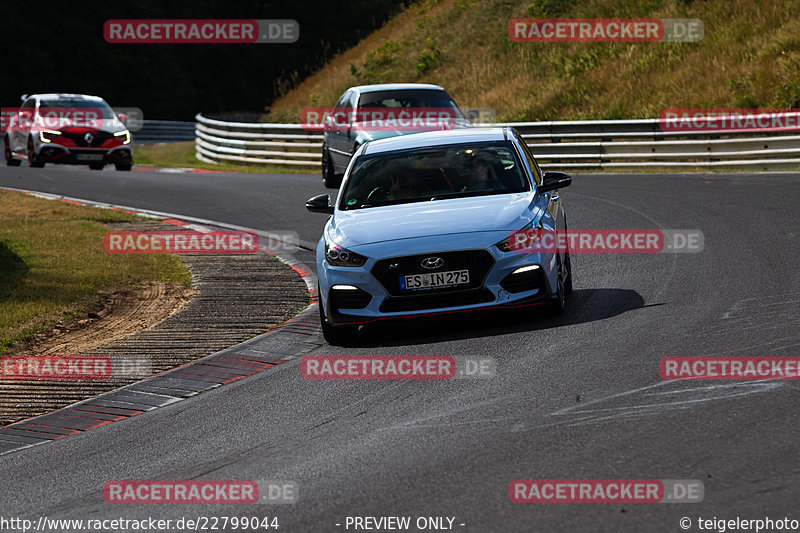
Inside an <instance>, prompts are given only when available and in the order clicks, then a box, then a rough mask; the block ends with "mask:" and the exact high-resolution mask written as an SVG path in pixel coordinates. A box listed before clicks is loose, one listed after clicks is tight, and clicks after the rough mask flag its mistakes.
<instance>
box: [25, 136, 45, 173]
mask: <svg viewBox="0 0 800 533" xmlns="http://www.w3.org/2000/svg"><path fill="white" fill-rule="evenodd" d="M28 165H30V166H32V167H33V168H43V167H44V161H42V160H41V159H40V158H39V156H38V155H36V151H35V150H34V149H33V138H30V139H28Z"/></svg>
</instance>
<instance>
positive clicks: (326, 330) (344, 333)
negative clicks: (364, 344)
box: [317, 290, 358, 346]
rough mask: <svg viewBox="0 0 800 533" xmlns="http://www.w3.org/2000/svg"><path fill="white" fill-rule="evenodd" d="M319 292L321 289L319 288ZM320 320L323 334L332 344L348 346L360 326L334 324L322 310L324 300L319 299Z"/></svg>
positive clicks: (353, 339) (326, 340)
mask: <svg viewBox="0 0 800 533" xmlns="http://www.w3.org/2000/svg"><path fill="white" fill-rule="evenodd" d="M317 293H319V290H317ZM318 305H319V321H320V324H322V336H323V337H325V342H327V343H328V344H330V345H331V346H348V345H350V344H352V343H353V341H355V339H356V336H357V335H358V326H332V325H331V324H329V323H328V319H327V318H325V313H324V312H323V311H322V300H320V301H319V303H318Z"/></svg>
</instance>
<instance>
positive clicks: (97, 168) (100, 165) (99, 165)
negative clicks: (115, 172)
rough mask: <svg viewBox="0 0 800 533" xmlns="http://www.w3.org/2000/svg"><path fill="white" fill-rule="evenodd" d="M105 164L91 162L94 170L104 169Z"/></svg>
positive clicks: (90, 165)
mask: <svg viewBox="0 0 800 533" xmlns="http://www.w3.org/2000/svg"><path fill="white" fill-rule="evenodd" d="M104 166H105V165H103V163H89V168H91V169H92V170H103V167H104Z"/></svg>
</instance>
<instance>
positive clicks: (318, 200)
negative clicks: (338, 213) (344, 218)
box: [306, 194, 333, 215]
mask: <svg viewBox="0 0 800 533" xmlns="http://www.w3.org/2000/svg"><path fill="white" fill-rule="evenodd" d="M306 209H308V210H309V211H311V212H312V213H325V214H327V215H332V214H333V206H332V205H331V195H330V194H320V195H319V196H315V197H313V198H309V199H308V201H306Z"/></svg>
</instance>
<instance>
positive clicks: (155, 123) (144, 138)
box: [128, 120, 195, 144]
mask: <svg viewBox="0 0 800 533" xmlns="http://www.w3.org/2000/svg"><path fill="white" fill-rule="evenodd" d="M128 129H129V130H131V133H132V135H133V142H134V143H137V144H140V143H157V142H177V141H193V140H194V130H195V124H194V122H179V121H174V120H130V121H128Z"/></svg>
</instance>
